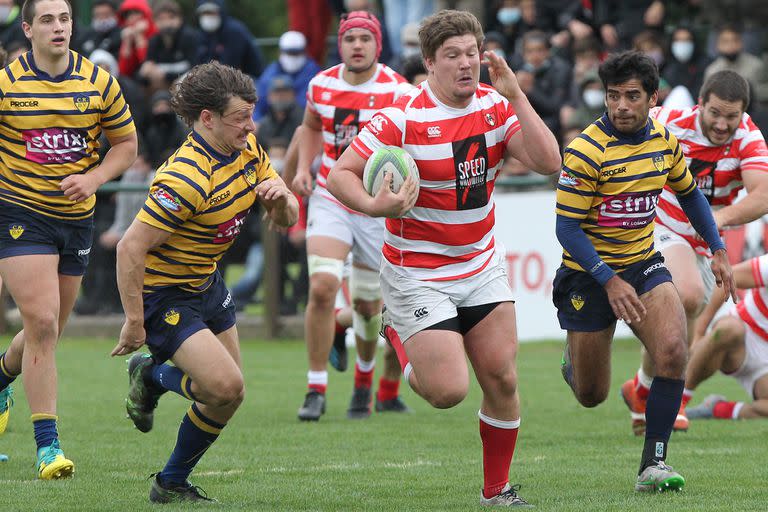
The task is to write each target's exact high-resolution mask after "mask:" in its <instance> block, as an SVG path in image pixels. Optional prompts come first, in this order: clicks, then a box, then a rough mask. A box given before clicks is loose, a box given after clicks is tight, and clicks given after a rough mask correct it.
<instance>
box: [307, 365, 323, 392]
mask: <svg viewBox="0 0 768 512" xmlns="http://www.w3.org/2000/svg"><path fill="white" fill-rule="evenodd" d="M307 386H308V387H309V390H310V391H317V392H318V393H322V394H325V390H326V389H328V372H327V371H325V370H323V371H321V372H313V371H312V370H309V371H308V372H307Z"/></svg>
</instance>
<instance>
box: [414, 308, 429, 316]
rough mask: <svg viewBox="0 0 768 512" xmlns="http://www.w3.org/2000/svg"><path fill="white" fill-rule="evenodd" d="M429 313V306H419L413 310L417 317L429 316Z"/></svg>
mask: <svg viewBox="0 0 768 512" xmlns="http://www.w3.org/2000/svg"><path fill="white" fill-rule="evenodd" d="M428 314H429V312H428V311H427V308H419V309H417V310H416V311H414V312H413V316H415V317H416V318H421V317H423V316H427V315H428Z"/></svg>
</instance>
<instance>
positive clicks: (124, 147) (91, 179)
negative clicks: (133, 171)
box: [60, 131, 138, 202]
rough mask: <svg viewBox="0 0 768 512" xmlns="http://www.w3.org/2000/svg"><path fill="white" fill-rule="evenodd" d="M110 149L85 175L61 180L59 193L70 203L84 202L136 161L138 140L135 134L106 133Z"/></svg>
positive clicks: (73, 175)
mask: <svg viewBox="0 0 768 512" xmlns="http://www.w3.org/2000/svg"><path fill="white" fill-rule="evenodd" d="M106 135H107V139H108V140H109V144H110V146H111V147H110V148H109V151H107V154H106V155H104V159H103V160H102V161H101V164H99V166H98V167H96V168H95V169H93V170H92V171H89V172H87V173H85V174H72V175H69V176H67V177H66V178H64V179H63V180H61V185H60V187H61V191H62V192H64V194H65V195H66V196H67V197H68V198H70V199H71V200H72V201H75V202H79V201H84V200H86V199H88V198H89V197H91V196H92V195H93V194H95V193H96V190H97V189H98V188H99V187H100V186H102V185H103V184H105V183H107V182H108V181H111V180H113V179H115V178H117V177H118V176H120V175H121V174H123V173H124V172H125V170H126V169H128V167H130V166H131V165H133V162H134V160H136V152H137V150H138V138H137V137H136V132H135V131H134V132H131V133H129V134H127V135H121V136H119V137H115V136H112V137H110V133H109V131H106Z"/></svg>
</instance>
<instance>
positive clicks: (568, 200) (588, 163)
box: [555, 133, 603, 219]
mask: <svg viewBox="0 0 768 512" xmlns="http://www.w3.org/2000/svg"><path fill="white" fill-rule="evenodd" d="M582 135H584V134H583V133H582ZM582 135H580V136H579V137H576V138H575V139H574V140H573V141H572V142H571V143H570V144H569V145H568V147H567V148H565V154H564V157H563V168H562V170H561V172H560V178H559V179H558V181H557V194H556V206H555V212H556V213H557V215H562V216H564V217H571V218H573V219H584V218H586V217H587V215H588V214H589V210H590V209H591V207H592V203H593V201H594V198H595V196H596V195H597V184H598V178H599V176H600V162H601V161H602V156H603V154H602V152H601V151H600V150H599V149H597V148H596V147H594V146H593V145H592V144H590V143H589V142H587V141H586V139H583V138H581V137H582Z"/></svg>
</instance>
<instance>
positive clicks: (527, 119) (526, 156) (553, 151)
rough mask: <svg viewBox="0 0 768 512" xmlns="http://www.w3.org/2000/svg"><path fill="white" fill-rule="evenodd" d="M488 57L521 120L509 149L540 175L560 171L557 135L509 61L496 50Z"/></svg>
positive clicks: (501, 89) (494, 78) (495, 80)
mask: <svg viewBox="0 0 768 512" xmlns="http://www.w3.org/2000/svg"><path fill="white" fill-rule="evenodd" d="M484 57H485V61H484V63H485V64H487V65H488V72H489V73H490V75H491V82H492V83H493V86H494V87H495V88H496V90H497V91H499V93H500V94H502V95H503V96H504V97H505V98H507V100H509V103H510V105H512V108H513V109H514V110H515V113H516V114H517V119H518V121H519V123H520V129H519V130H518V131H517V132H516V133H515V134H513V135H512V137H511V138H510V139H509V142H508V143H507V150H508V151H510V153H511V154H512V155H513V156H514V157H515V158H517V159H518V160H520V161H521V162H522V163H523V164H524V165H525V166H527V167H528V168H529V169H532V170H534V171H535V172H537V173H539V174H545V175H546V174H554V173H556V172H557V171H559V170H560V165H561V164H562V160H561V158H560V146H559V145H558V143H557V139H555V136H554V134H553V133H552V131H551V130H550V129H549V128H547V125H546V124H544V121H542V119H541V117H539V115H538V114H537V113H536V111H535V110H533V107H532V106H531V103H530V102H529V101H528V98H527V97H526V96H525V93H523V91H522V90H521V89H520V84H518V83H517V78H516V77H515V73H514V72H513V71H512V70H511V69H510V67H509V66H508V65H507V63H506V61H505V60H504V59H502V58H501V57H499V56H498V55H496V54H495V53H493V52H485V53H484ZM529 150H530V151H529Z"/></svg>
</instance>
